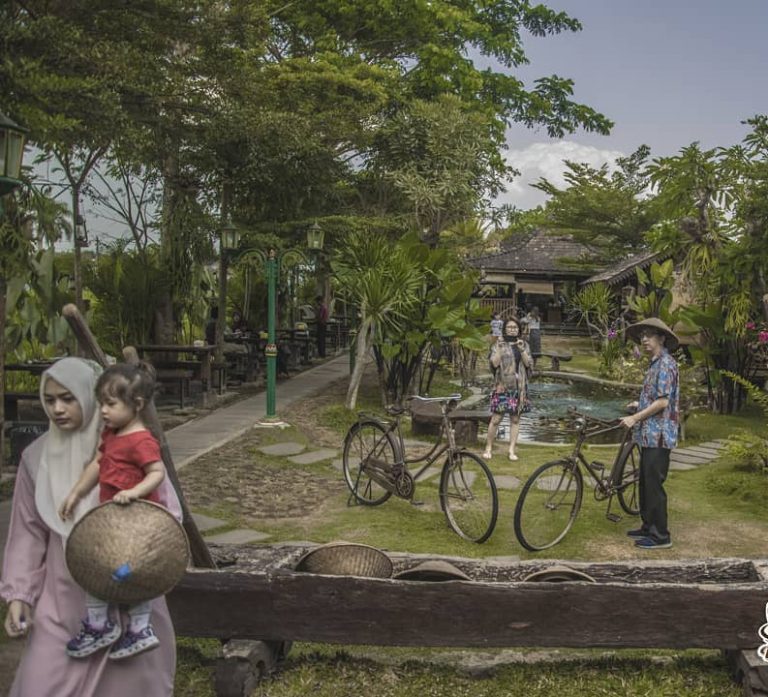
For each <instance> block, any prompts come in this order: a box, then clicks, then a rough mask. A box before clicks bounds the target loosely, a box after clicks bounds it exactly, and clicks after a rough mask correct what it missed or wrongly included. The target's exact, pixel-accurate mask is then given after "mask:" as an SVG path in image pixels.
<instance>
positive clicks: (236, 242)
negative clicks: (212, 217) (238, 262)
mask: <svg viewBox="0 0 768 697" xmlns="http://www.w3.org/2000/svg"><path fill="white" fill-rule="evenodd" d="M239 246H240V230H238V229H237V227H236V226H235V225H234V224H233V223H232V221H231V220H227V221H226V222H225V223H224V225H222V226H221V248H222V249H223V250H224V252H225V253H227V254H234V253H235V252H236V251H237V248H238V247H239Z"/></svg>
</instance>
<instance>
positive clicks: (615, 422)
mask: <svg viewBox="0 0 768 697" xmlns="http://www.w3.org/2000/svg"><path fill="white" fill-rule="evenodd" d="M568 413H569V414H570V415H571V416H575V417H576V418H578V419H583V420H584V423H585V424H586V422H588V421H592V422H594V423H596V424H599V425H600V426H605V427H607V428H608V427H610V428H618V427H619V426H621V419H601V418H599V417H597V416H592V415H591V414H584V413H582V412H580V411H576V409H569V410H568Z"/></svg>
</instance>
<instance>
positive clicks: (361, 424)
mask: <svg viewBox="0 0 768 697" xmlns="http://www.w3.org/2000/svg"><path fill="white" fill-rule="evenodd" d="M411 399H412V400H419V401H421V402H433V403H438V404H439V405H440V411H441V414H442V425H441V430H440V438H439V439H438V441H437V442H436V443H435V445H434V447H433V448H432V449H431V450H430V451H429V452H428V453H427V454H426V455H423V456H421V457H415V458H411V459H407V458H406V457H405V443H404V442H403V435H402V431H401V429H400V418H401V416H402V414H404V413H405V412H406V409H404V408H401V407H389V408H387V410H386V411H387V414H388V415H389V416H391V417H393V418H392V420H391V421H385V420H383V419H380V418H378V417H377V416H373V415H370V414H360V418H359V420H358V421H357V422H356V423H355V424H353V425H352V427H351V428H350V429H349V432H348V433H347V435H346V437H345V439H344V453H343V460H342V461H343V470H344V479H345V480H346V482H347V486H348V487H349V490H350V491H351V492H352V493H351V496H350V499H351V500H354V501H355V502H357V503H360V504H363V505H366V506H378V505H380V504H382V503H384V502H385V501H386V500H387V499H389V498H390V497H391V496H392V494H395V495H396V496H399V497H400V498H404V499H407V500H412V499H413V495H414V491H415V489H416V480H418V479H419V478H420V477H422V476H423V475H424V474H425V472H426V471H427V469H428V468H429V467H430V466H431V465H432V464H433V463H435V462H437V461H438V460H439V459H440V458H442V457H443V455H446V458H445V462H444V463H443V467H442V470H441V473H440V489H439V491H440V507H441V508H442V510H443V513H444V514H445V517H446V519H447V521H448V525H450V526H451V528H452V529H453V530H454V532H456V533H457V534H458V535H460V536H461V537H463V538H464V539H465V540H469V541H470V542H485V541H486V540H487V539H488V538H489V537H490V536H491V533H492V532H493V529H494V527H495V526H496V518H497V517H498V513H499V498H498V494H497V492H496V483H495V482H494V480H493V475H492V474H491V471H490V469H489V468H488V465H486V464H485V462H484V461H483V460H482V459H480V458H479V457H478V456H477V455H475V454H474V453H471V452H469V451H467V450H464V449H462V448H458V447H457V446H456V440H455V438H454V434H453V428H452V427H451V423H450V419H449V416H448V415H449V413H450V411H451V410H452V409H453V408H455V406H456V405H457V404H458V403H459V400H460V399H461V395H459V394H453V395H450V396H448V397H411ZM420 462H423V463H424V466H423V467H422V468H421V469H419V470H418V471H417V472H416V473H415V474H412V473H411V471H410V470H409V468H408V466H409V465H413V464H416V463H420Z"/></svg>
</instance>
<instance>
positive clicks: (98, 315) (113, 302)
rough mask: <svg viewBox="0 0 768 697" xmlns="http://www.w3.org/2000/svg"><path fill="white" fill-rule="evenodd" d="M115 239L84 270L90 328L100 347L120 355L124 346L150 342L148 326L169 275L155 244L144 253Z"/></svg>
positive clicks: (150, 330) (166, 284)
mask: <svg viewBox="0 0 768 697" xmlns="http://www.w3.org/2000/svg"><path fill="white" fill-rule="evenodd" d="M128 244H129V242H128V241H127V240H124V241H121V242H115V243H114V244H113V245H111V246H110V247H108V248H107V251H106V253H105V254H102V255H101V256H100V257H99V258H98V259H97V260H96V261H95V263H94V264H93V265H91V266H89V267H88V268H87V270H86V275H85V277H86V284H87V286H88V288H89V289H90V291H91V292H92V293H93V295H94V302H93V318H92V324H93V327H92V328H93V331H94V333H95V334H96V335H97V336H98V337H99V341H100V342H101V344H102V347H103V348H104V349H105V350H106V351H108V352H109V353H111V354H112V355H114V356H120V355H122V354H121V351H122V348H123V347H124V346H129V345H135V344H142V343H151V341H150V339H151V338H152V326H153V322H154V321H155V313H156V312H157V311H158V307H159V303H160V302H161V299H162V294H163V291H165V290H166V289H167V287H168V283H169V279H168V277H167V275H166V274H165V273H164V271H163V269H162V268H161V266H160V263H159V253H158V250H157V248H152V247H150V248H149V249H148V250H147V253H146V254H142V253H140V252H137V251H132V250H130V249H128Z"/></svg>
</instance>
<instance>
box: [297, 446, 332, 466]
mask: <svg viewBox="0 0 768 697" xmlns="http://www.w3.org/2000/svg"><path fill="white" fill-rule="evenodd" d="M338 455H339V451H338V450H331V449H329V448H323V449H321V450H311V451H309V452H307V453H302V454H301V455H294V456H293V457H289V458H288V459H289V460H290V461H291V462H293V463H294V464H297V465H313V464H314V463H316V462H322V461H323V460H330V459H331V458H332V457H338Z"/></svg>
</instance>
